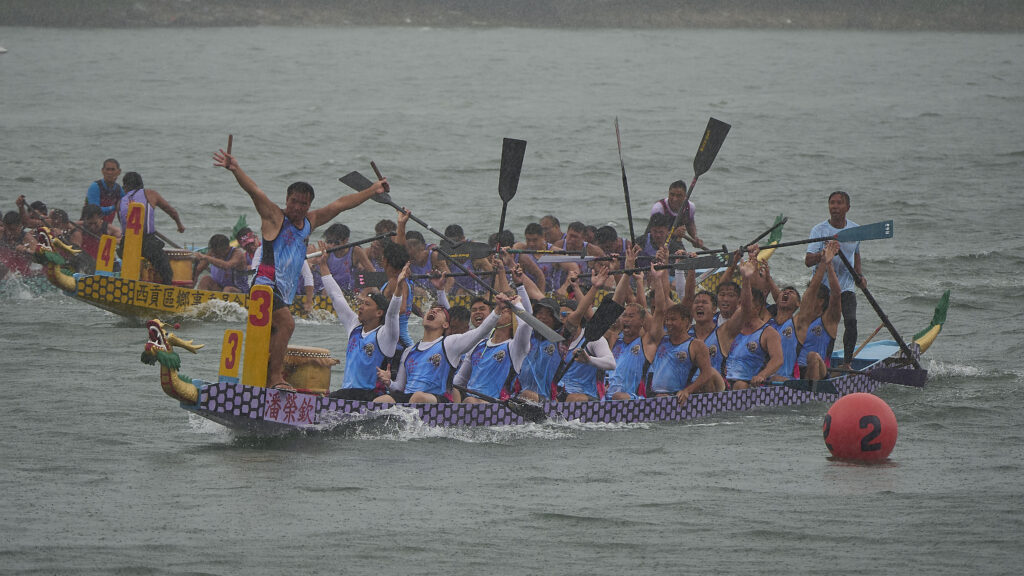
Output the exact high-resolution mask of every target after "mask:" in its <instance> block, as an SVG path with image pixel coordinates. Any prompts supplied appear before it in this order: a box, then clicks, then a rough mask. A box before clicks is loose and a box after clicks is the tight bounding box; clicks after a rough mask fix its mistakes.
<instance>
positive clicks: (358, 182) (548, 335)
mask: <svg viewBox="0 0 1024 576" xmlns="http://www.w3.org/2000/svg"><path fill="white" fill-rule="evenodd" d="M338 180H340V181H341V182H342V183H343V184H345V185H346V186H348V187H349V188H352V189H354V190H365V189H366V188H367V187H368V186H372V185H373V183H372V182H370V181H369V180H368V179H367V178H366V177H365V176H363V175H362V174H360V173H359V172H349V173H348V174H346V175H344V176H342V177H341V178H338ZM373 199H374V200H376V201H377V202H380V203H381V204H387V205H389V206H391V207H392V208H394V209H395V210H398V211H399V212H403V213H406V214H409V218H410V219H412V220H413V221H414V222H416V223H417V224H419V225H420V226H423V227H424V228H426V229H427V230H430V231H431V232H433V233H434V235H436V236H437V237H439V238H441V239H442V240H448V241H449V242H451V239H450V238H448V237H447V236H445V235H444V234H442V233H441V232H440V231H438V230H436V229H434V228H433V227H431V226H430V224H427V223H426V222H424V221H423V220H420V219H419V218H417V217H416V216H415V215H413V214H412V213H411V212H409V211H408V210H406V209H405V208H402V207H401V206H399V205H398V204H395V203H394V201H392V200H391V195H390V194H388V193H387V192H385V193H383V194H374V195H373ZM437 253H438V254H440V255H441V256H442V257H444V259H445V260H448V261H449V262H451V263H452V264H454V265H455V267H456V268H458V269H459V270H462V271H463V272H465V273H466V275H467V276H469V277H470V278H472V279H473V280H474V281H475V282H476V283H477V284H479V285H481V286H483V287H484V288H486V289H487V290H488V291H489V292H490V293H491V294H494V295H496V294H498V291H497V290H495V289H494V288H493V287H491V285H490V284H488V283H487V282H484V280H483V279H481V278H480V276H478V275H476V274H474V273H473V272H470V271H469V270H467V269H466V267H465V266H463V265H462V264H461V263H460V262H459V261H458V260H455V259H454V258H453V257H452V256H451V255H450V254H447V253H446V252H445V251H444V250H441V249H440V248H438V249H437ZM512 313H513V314H515V315H516V316H518V317H519V319H520V320H522V321H523V322H526V323H527V324H529V325H530V327H531V328H533V329H534V330H535V331H536V332H537V333H538V334H540V335H541V337H543V338H544V339H546V340H550V341H552V342H561V341H562V340H565V338H562V336H561V335H560V334H559V333H558V332H555V331H554V330H552V329H551V328H549V327H548V325H547V324H544V323H543V322H541V321H540V320H538V319H537V318H536V317H534V316H533V315H532V314H527V313H526V311H525V310H520V309H519V308H516V307H515V306H513V307H512Z"/></svg>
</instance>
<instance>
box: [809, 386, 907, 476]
mask: <svg viewBox="0 0 1024 576" xmlns="http://www.w3.org/2000/svg"><path fill="white" fill-rule="evenodd" d="M897 432H898V430H897V426H896V415H895V414H893V412H892V408H890V407H889V405H888V404H886V403H885V401H884V400H882V399H881V398H879V397H878V396H875V395H873V394H865V393H862V392H858V393H855V394H849V395H847V396H843V397H842V398H840V399H839V400H837V401H836V403H835V404H833V405H832V407H831V408H829V410H828V414H826V415H825V422H824V423H823V424H822V433H823V435H824V437H825V446H826V447H828V450H829V452H831V453H832V455H833V456H835V457H836V458H838V459H840V460H853V461H857V462H880V461H882V460H885V459H886V458H888V457H889V454H890V453H892V449H893V447H894V446H895V445H896V435H897Z"/></svg>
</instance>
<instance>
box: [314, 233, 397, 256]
mask: <svg viewBox="0 0 1024 576" xmlns="http://www.w3.org/2000/svg"><path fill="white" fill-rule="evenodd" d="M397 234H398V233H397V232H385V233H384V234H378V235H376V236H374V237H373V238H364V239H363V240H356V241H355V242H348V243H347V244H342V245H341V246H335V247H334V248H328V249H327V253H328V254H331V253H332V252H337V251H338V250H344V249H346V248H351V247H353V246H359V245H360V244H369V243H370V242H376V241H377V240H381V239H383V238H391V237H392V236H395V235H397ZM321 254H322V253H321V252H319V251H317V252H311V253H309V254H306V260H309V259H311V258H319V257H320V255H321Z"/></svg>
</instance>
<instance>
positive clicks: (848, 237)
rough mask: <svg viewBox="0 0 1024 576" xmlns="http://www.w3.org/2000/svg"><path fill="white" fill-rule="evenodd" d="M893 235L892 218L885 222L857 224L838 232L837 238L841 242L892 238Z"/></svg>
mask: <svg viewBox="0 0 1024 576" xmlns="http://www.w3.org/2000/svg"><path fill="white" fill-rule="evenodd" d="M892 235H893V223H892V220H886V221H884V222H875V223H874V224H865V225H864V226H856V227H854V228H847V229H846V230H840V231H839V233H838V234H836V240H838V241H839V242H860V241H862V240H884V239H886V238H892Z"/></svg>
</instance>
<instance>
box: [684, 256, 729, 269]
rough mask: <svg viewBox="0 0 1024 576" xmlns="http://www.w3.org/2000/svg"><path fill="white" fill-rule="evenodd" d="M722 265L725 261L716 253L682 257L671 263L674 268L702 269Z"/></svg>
mask: <svg viewBox="0 0 1024 576" xmlns="http://www.w3.org/2000/svg"><path fill="white" fill-rule="evenodd" d="M722 266H725V262H723V260H722V258H720V257H719V256H718V255H717V254H709V255H707V256H699V257H697V258H684V259H682V260H680V261H678V262H676V263H675V264H673V265H672V267H673V268H675V269H676V270H704V269H705V268H720V267H722Z"/></svg>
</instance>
